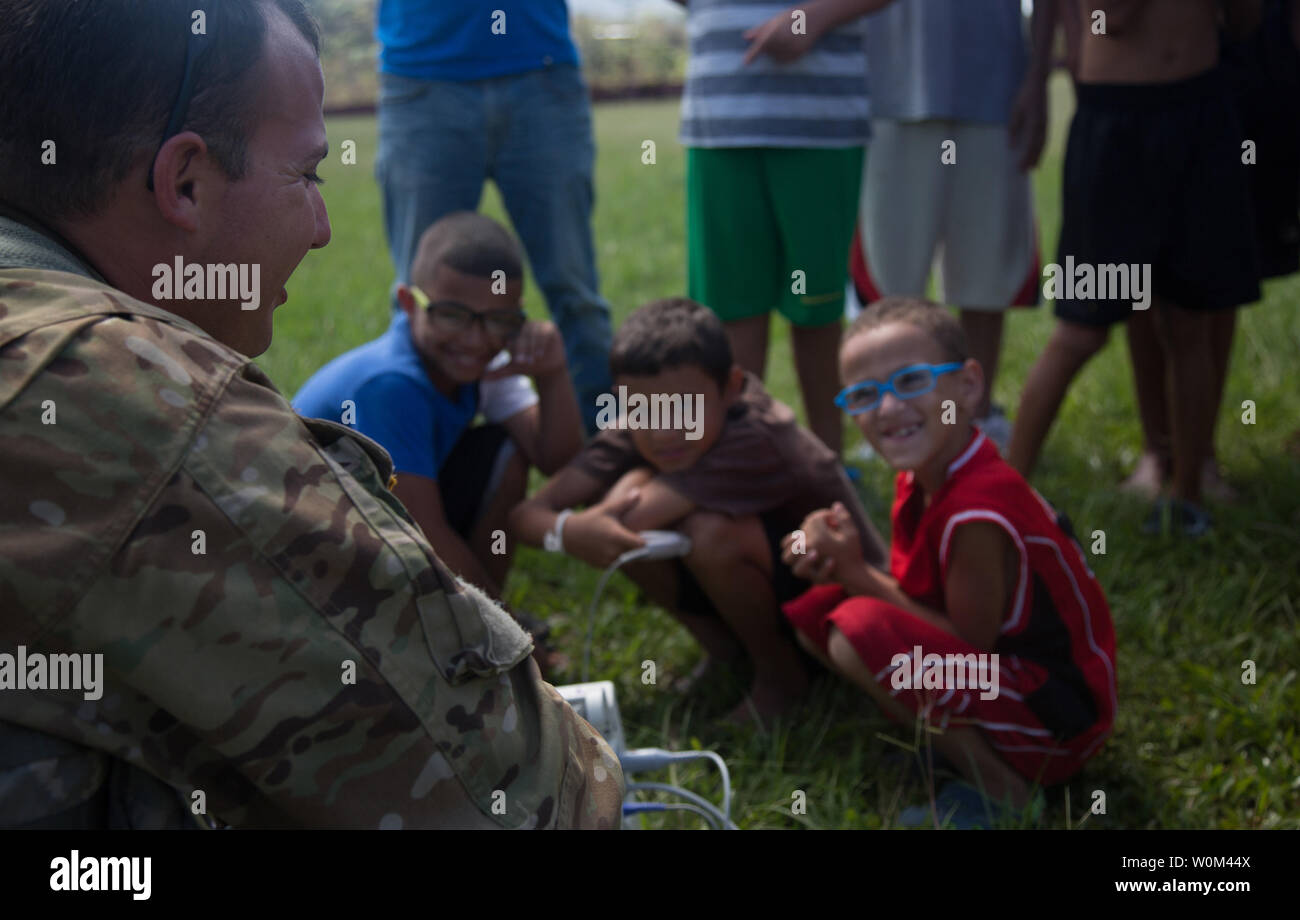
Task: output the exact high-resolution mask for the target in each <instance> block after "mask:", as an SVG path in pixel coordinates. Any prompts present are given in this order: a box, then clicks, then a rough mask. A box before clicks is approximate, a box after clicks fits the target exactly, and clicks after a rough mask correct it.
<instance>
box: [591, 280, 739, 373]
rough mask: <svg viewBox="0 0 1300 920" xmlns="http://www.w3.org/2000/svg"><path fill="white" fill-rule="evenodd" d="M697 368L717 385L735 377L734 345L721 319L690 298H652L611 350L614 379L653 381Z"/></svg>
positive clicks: (623, 327) (622, 328)
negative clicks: (669, 372) (679, 369)
mask: <svg viewBox="0 0 1300 920" xmlns="http://www.w3.org/2000/svg"><path fill="white" fill-rule="evenodd" d="M683 365H692V366H695V367H698V368H699V369H700V370H702V371H704V372H705V373H706V374H708V375H709V376H710V377H712V378H713V379H714V380H715V381H716V382H717V384H718V388H719V389H725V388H726V386H727V377H728V376H729V375H730V374H731V365H732V356H731V343H730V342H729V341H728V339H727V332H726V330H725V329H723V328H722V322H721V321H720V320H719V319H718V317H717V315H716V314H715V313H714V312H713V311H712V310H710V309H709V308H708V307H705V306H703V305H701V304H698V303H696V302H695V301H693V300H691V299H689V298H687V297H668V298H665V299H663V300H653V301H651V302H650V303H648V304H646V305H645V306H643V307H640V308H638V309H637V310H635V311H633V313H632V315H631V316H629V317H628V318H627V319H626V320H624V321H623V325H621V326H619V328H618V332H616V333H614V342H613V344H612V345H611V347H610V350H609V369H610V373H611V374H613V375H614V376H615V377H619V376H629V377H651V376H654V375H655V374H658V373H659V372H660V371H663V370H666V369H668V368H673V367H682V366H683Z"/></svg>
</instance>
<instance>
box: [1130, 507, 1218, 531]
mask: <svg viewBox="0 0 1300 920" xmlns="http://www.w3.org/2000/svg"><path fill="white" fill-rule="evenodd" d="M1213 524H1214V519H1213V518H1211V517H1210V513H1209V512H1208V511H1206V510H1205V509H1204V508H1201V507H1199V506H1197V505H1194V504H1192V503H1191V502H1188V501H1183V500H1182V499H1179V498H1162V499H1159V500H1157V501H1156V503H1155V505H1153V506H1152V508H1151V513H1150V514H1149V515H1147V519H1146V520H1145V521H1143V522H1142V532H1143V533H1145V534H1152V535H1156V534H1163V533H1169V532H1173V533H1176V534H1181V535H1182V536H1184V537H1192V538H1196V537H1201V536H1204V535H1205V534H1207V533H1209V531H1210V528H1211V527H1212V526H1213Z"/></svg>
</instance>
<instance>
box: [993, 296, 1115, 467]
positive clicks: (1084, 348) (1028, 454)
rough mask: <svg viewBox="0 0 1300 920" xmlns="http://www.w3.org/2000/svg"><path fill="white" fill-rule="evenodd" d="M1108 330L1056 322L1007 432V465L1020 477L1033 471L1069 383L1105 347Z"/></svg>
mask: <svg viewBox="0 0 1300 920" xmlns="http://www.w3.org/2000/svg"><path fill="white" fill-rule="evenodd" d="M1108 331H1109V330H1107V329H1106V328H1105V327H1099V326H1083V325H1080V324H1078V323H1071V322H1067V321H1066V320H1058V321H1057V323H1056V328H1055V329H1053V330H1052V337H1051V338H1050V339H1049V340H1048V342H1047V347H1046V348H1044V349H1043V353H1042V354H1041V355H1039V356H1038V360H1037V361H1035V362H1034V366H1033V368H1031V369H1030V371H1029V377H1028V379H1026V381H1025V387H1024V390H1023V391H1022V392H1021V394H1020V408H1019V409H1018V410H1017V412H1016V423H1015V426H1014V427H1013V428H1012V429H1011V446H1010V448H1009V449H1008V451H1007V462H1008V463H1010V464H1011V465H1012V466H1013V467H1015V468H1016V469H1017V470H1019V471H1020V473H1021V475H1023V476H1026V477H1028V476H1029V474H1030V473H1032V472H1033V469H1034V466H1035V464H1037V463H1038V454H1039V452H1040V451H1041V450H1042V447H1043V442H1044V441H1045V440H1047V433H1048V432H1049V431H1050V430H1051V428H1052V423H1053V422H1054V421H1056V414H1057V412H1058V411H1060V408H1061V403H1062V401H1063V400H1064V399H1065V393H1066V391H1067V390H1068V389H1069V387H1070V383H1071V382H1072V381H1073V380H1074V378H1075V377H1076V376H1077V375H1078V373H1079V371H1081V370H1082V369H1083V366H1084V365H1085V364H1087V363H1088V360H1089V359H1090V358H1091V357H1092V356H1093V355H1095V354H1096V353H1097V352H1098V351H1100V350H1101V348H1102V346H1103V345H1105V344H1106V336H1107V333H1108Z"/></svg>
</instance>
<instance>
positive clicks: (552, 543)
mask: <svg viewBox="0 0 1300 920" xmlns="http://www.w3.org/2000/svg"><path fill="white" fill-rule="evenodd" d="M572 513H573V510H572V509H570V508H565V509H564V510H563V511H561V512H560V514H559V516H558V517H556V519H555V524H554V525H553V526H552V527H551V529H550V531H549V532H548V533H547V534H546V536H544V537H543V538H542V547H543V548H544V549H545V550H546V551H547V552H548V553H562V552H564V520H565V518H567V517H568V516H569V515H570V514H572Z"/></svg>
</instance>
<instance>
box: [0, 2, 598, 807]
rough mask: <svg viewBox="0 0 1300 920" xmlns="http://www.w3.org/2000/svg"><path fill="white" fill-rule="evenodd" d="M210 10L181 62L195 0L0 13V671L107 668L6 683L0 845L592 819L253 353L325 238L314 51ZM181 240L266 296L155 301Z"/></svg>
mask: <svg viewBox="0 0 1300 920" xmlns="http://www.w3.org/2000/svg"><path fill="white" fill-rule="evenodd" d="M206 6H207V14H206V16H207V19H206V23H205V26H206V39H205V40H206V42H208V43H210V45H211V47H209V48H207V49H206V50H204V51H202V52H201V53H200V52H199V51H198V50H196V47H195V46H194V45H193V43H192V44H191V48H190V49H189V50H188V51H183V49H184V43H185V37H187V36H188V35H190V34H193V33H192V30H191V7H192V4H191V3H190V2H189V0H185V2H180V0H155V2H153V3H150V4H148V5H145V4H139V3H138V2H137V0H96V3H94V4H67V3H66V2H64V0H0V124H4V126H5V130H4V134H3V137H0V431H3V433H4V437H3V440H2V441H0V483H3V488H2V489H0V654H4V653H8V654H10V655H12V654H13V653H14V652H15V649H16V648H18V647H19V646H23V647H25V649H26V650H27V653H28V654H29V655H30V654H40V653H45V654H63V653H78V654H102V655H103V663H104V670H103V680H102V687H101V688H100V689H101V691H102V693H101V694H100V695H99V696H98V698H94V699H91V698H88V697H90V696H91V694H85V693H81V692H77V691H76V690H74V689H61V690H55V689H38V690H32V689H16V688H14V687H12V686H6V685H5V684H4V682H3V681H2V680H0V826H42V827H58V826H62V827H178V826H199V825H204V826H212V825H229V826H322V825H323V826H347V827H372V828H374V827H378V828H389V827H393V828H396V827H465V828H473V827H536V828H560V827H591V828H595V827H617V826H618V822H619V813H620V807H621V801H622V794H623V776H622V772H621V770H620V768H619V765H618V760H617V758H616V757H615V756H614V754H613V752H612V751H611V750H610V748H609V746H608V745H607V744H606V743H605V742H604V740H603V739H602V738H601V737H600V736H599V735H598V734H597V733H596V732H595V731H594V730H593V729H592V728H591V726H590V725H588V724H587V723H586V722H585V721H584V720H583V719H582V718H581V717H579V716H578V715H577V714H576V713H574V711H573V710H572V709H571V708H570V707H569V706H568V705H567V704H566V703H565V702H564V701H563V700H561V699H560V697H559V695H558V694H557V693H556V692H555V690H554V689H553V688H552V687H550V686H549V685H548V684H546V683H545V682H543V680H542V679H541V675H540V673H539V672H538V669H537V666H536V664H535V663H534V662H533V659H532V658H531V657H530V651H531V649H532V643H531V640H530V639H529V637H528V636H527V634H526V633H524V632H523V631H522V630H521V629H520V628H519V627H518V626H516V625H515V623H514V622H513V620H511V618H510V617H509V616H508V615H506V614H505V613H504V612H503V611H502V610H501V609H500V608H499V607H498V606H497V605H496V604H494V603H493V602H492V601H491V600H489V599H488V598H487V597H486V596H484V595H483V594H482V593H481V592H479V591H478V590H476V589H475V588H473V587H472V586H470V585H467V584H465V583H464V582H462V581H460V580H458V579H457V578H455V576H453V575H451V574H450V573H449V571H448V570H447V569H446V568H445V567H444V566H443V565H442V564H441V563H440V562H439V560H438V559H437V557H436V556H435V555H434V554H433V551H432V550H431V549H430V547H429V544H428V542H427V541H426V540H425V539H424V537H423V536H422V535H421V533H420V531H419V530H418V528H417V527H416V526H415V525H414V524H413V522H412V520H411V518H410V516H409V515H408V514H407V513H406V511H405V509H404V508H403V507H402V506H401V504H400V503H399V502H398V501H397V500H396V499H395V498H394V497H393V495H392V493H391V491H390V485H391V476H392V465H391V462H390V461H389V459H388V456H387V454H386V453H385V452H384V451H383V450H382V449H381V448H380V447H379V446H378V445H376V444H375V443H374V442H372V441H369V440H368V439H366V438H364V437H362V436H360V435H358V434H357V433H356V432H354V431H352V430H350V429H348V428H345V427H343V426H341V425H336V424H332V423H329V422H322V421H309V420H304V419H302V418H299V417H298V416H297V415H296V414H295V413H294V412H293V410H292V409H291V408H290V406H289V404H288V402H287V401H286V400H285V399H284V397H283V396H281V394H280V393H279V392H278V391H277V390H276V388H275V387H274V386H273V385H272V383H271V382H270V381H269V380H268V379H267V378H266V376H265V375H263V374H262V372H261V371H260V370H258V368H257V367H256V365H254V364H253V363H252V362H251V360H250V359H249V357H248V355H256V354H260V353H261V351H263V350H265V348H266V346H267V345H268V344H269V341H270V330H271V312H272V309H273V305H274V304H275V303H276V302H277V301H281V302H282V301H283V299H285V297H286V295H285V294H284V293H283V289H282V285H283V284H284V282H285V281H286V280H287V279H288V277H289V274H290V273H291V272H292V270H293V268H294V267H295V266H296V265H297V263H298V262H299V261H300V260H301V259H302V257H303V256H304V255H305V254H306V252H307V250H308V249H309V248H319V247H321V246H324V245H325V243H326V242H328V239H329V233H330V228H329V223H328V218H327V216H326V214H325V207H324V203H323V201H322V200H321V198H320V193H319V192H318V190H317V189H316V186H315V184H314V182H313V181H312V179H313V171H314V169H315V166H316V164H317V163H318V162H319V161H320V159H322V158H323V156H324V149H323V148H324V137H325V129H324V121H323V118H322V116H321V101H322V94H323V80H322V77H321V73H320V66H319V61H318V54H319V36H318V33H317V31H316V28H315V25H314V23H312V21H311V19H310V17H309V16H308V15H307V14H306V12H305V9H304V8H303V6H302V3H301V0H225V2H223V3H221V4H207V5H206ZM78 17H81V20H80V21H77V20H78ZM87 20H93V21H87ZM178 35H179V36H182V37H181V38H180V39H179V46H180V47H179V48H178V49H177V50H176V51H175V52H174V53H173V52H172V51H171V50H170V47H171V46H172V45H175V44H178V42H177V40H175V39H174V38H172V39H171V40H169V37H175V36H178ZM124 48H125V49H126V50H123V49H124ZM239 48H252V49H253V52H254V53H255V55H256V56H255V57H254V56H252V55H251V54H250V55H246V56H245V57H244V58H243V59H241V58H240V56H239V55H240V53H241V52H240V51H239ZM161 49H169V50H161ZM182 53H184V54H185V56H186V57H185V58H184V59H182V57H181V55H182ZM108 60H112V61H114V62H115V63H114V64H113V67H112V68H110V70H108V71H102V72H94V73H92V74H91V77H92V78H91V79H87V74H86V73H80V72H79V68H95V67H101V68H102V67H103V66H104V65H103V63H102V62H105V61H108ZM153 67H157V68H159V73H163V72H165V73H166V74H168V75H169V76H167V77H165V78H164V77H161V76H158V75H154V76H153V77H152V78H151V77H150V76H149V74H150V73H151V71H150V68H153ZM191 68H192V70H193V77H194V79H193V92H192V94H190V99H185V98H184V97H185V96H186V94H185V93H184V92H182V93H180V94H179V95H180V98H177V96H176V91H175V87H176V86H178V85H180V84H181V83H182V82H187V81H182V79H181V74H182V72H184V71H185V70H188V69H191ZM33 73H34V74H35V76H34V77H29V75H31V74H33ZM28 79H30V83H24V82H23V81H26V80H28ZM164 83H165V84H167V85H166V86H163V85H162V84H164ZM155 84H157V86H155ZM30 86H41V87H43V90H42V92H43V96H42V98H40V99H33V98H31V96H32V95H33V93H32V92H31V90H30V88H29V87H30ZM222 86H226V87H228V89H226V90H223V89H222ZM223 93H224V96H223ZM191 100H192V101H193V105H192V106H190V102H191ZM232 100H233V102H232ZM234 103H238V104H239V106H240V107H241V108H242V110H238V111H237V110H233V109H231V108H230V107H229V106H230V105H232V104H234ZM223 105H225V106H226V108H223V107H222V106H223ZM168 106H173V116H174V118H173V125H172V126H171V127H169V129H168V131H167V132H165V134H166V136H165V137H164V143H163V144H162V146H161V148H159V147H158V146H157V140H158V137H159V136H162V135H160V134H159V133H158V132H159V129H160V128H161V126H162V124H163V116H164V115H165V113H166V111H167V108H168ZM187 106H189V108H188V110H186V107H187ZM65 109H68V110H69V111H64V110H65ZM136 109H139V110H140V111H136ZM155 116H156V117H155ZM155 122H156V124H155ZM191 123H193V124H198V125H201V126H206V128H205V129H204V130H206V131H207V132H208V133H206V134H205V133H203V132H202V131H199V130H181V129H182V128H184V127H185V126H187V125H190V124H191ZM232 125H233V126H234V127H233V128H232ZM141 126H143V127H141ZM134 129H140V130H138V131H137V134H141V135H142V136H144V137H146V138H147V137H149V136H150V135H152V140H139V139H138V138H137V139H136V140H135V141H132V139H131V138H132V135H131V131H132V130H134ZM241 130H242V132H243V133H244V137H243V138H242V140H243V143H244V146H243V149H241V147H240V144H239V143H234V144H229V143H227V141H223V140H222V134H223V132H226V133H227V134H231V133H232V132H233V133H234V134H236V135H238V134H239V133H240V132H241ZM93 131H102V132H103V133H104V136H94V135H92V134H88V133H87V132H93ZM77 132H81V133H80V134H78V133H77ZM47 138H48V139H52V140H53V141H54V143H55V144H56V145H57V147H58V162H57V163H56V162H49V161H47V162H46V163H42V162H41V157H42V151H43V147H42V145H43V143H44V141H45V139H47ZM227 140H228V138H227ZM124 145H126V146H125V147H124ZM136 148H140V150H143V156H135V155H134V154H135V152H137V151H136ZM223 148H224V149H223ZM124 149H125V150H127V152H128V153H131V154H132V155H131V156H127V157H123V156H122V151H123V150H124ZM241 156H242V157H244V161H243V163H242V167H243V169H242V171H241V170H240V166H241V164H240V162H239V161H240V158H241ZM223 158H224V162H223ZM232 162H233V163H234V164H235V165H234V168H231V163H232ZM123 163H129V164H130V165H129V168H124V167H123V166H122V164H123ZM177 255H179V256H182V257H183V259H184V260H186V261H188V262H192V263H199V264H205V263H221V264H227V263H231V264H247V263H249V262H258V263H259V265H260V269H261V291H260V292H259V293H260V298H261V303H260V306H259V307H258V308H257V309H255V310H244V309H241V305H240V303H238V302H236V300H235V299H231V298H226V299H224V300H214V299H212V298H211V297H210V296H208V297H206V298H204V297H199V298H194V299H190V300H185V301H163V302H160V300H159V299H158V298H155V297H153V296H151V293H152V291H153V290H154V288H153V280H154V277H155V275H153V274H151V269H152V267H153V266H156V265H160V264H161V265H166V264H171V263H172V262H173V259H174V258H175V257H176V256H177ZM208 294H209V295H210V294H211V292H210V291H209V292H208ZM10 676H11V677H12V675H10Z"/></svg>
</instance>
